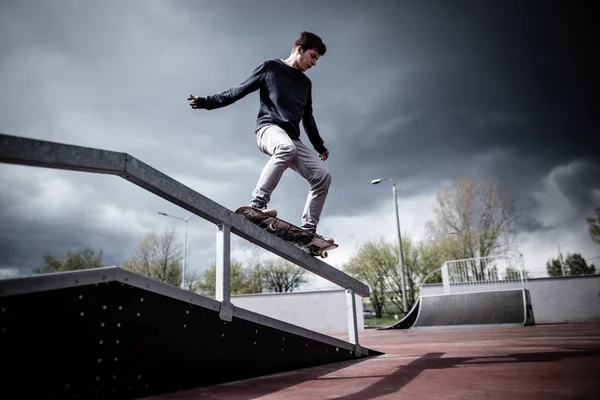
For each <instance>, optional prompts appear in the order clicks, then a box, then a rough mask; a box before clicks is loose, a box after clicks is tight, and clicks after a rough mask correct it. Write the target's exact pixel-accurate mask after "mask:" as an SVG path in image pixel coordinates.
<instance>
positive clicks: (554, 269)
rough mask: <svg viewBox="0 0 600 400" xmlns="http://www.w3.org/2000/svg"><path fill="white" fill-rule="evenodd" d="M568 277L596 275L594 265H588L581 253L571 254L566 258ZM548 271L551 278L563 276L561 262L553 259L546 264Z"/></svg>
mask: <svg viewBox="0 0 600 400" xmlns="http://www.w3.org/2000/svg"><path fill="white" fill-rule="evenodd" d="M564 263H565V265H564V266H565V274H566V275H570V276H573V275H593V274H595V273H596V267H595V265H594V264H591V265H588V263H587V261H585V259H584V258H583V257H582V256H581V254H579V253H574V254H569V255H567V257H566V258H565V261H564ZM546 271H547V272H548V275H549V276H562V268H561V264H560V260H559V259H556V258H553V259H551V260H548V262H546Z"/></svg>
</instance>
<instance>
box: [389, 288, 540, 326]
mask: <svg viewBox="0 0 600 400" xmlns="http://www.w3.org/2000/svg"><path fill="white" fill-rule="evenodd" d="M534 324H535V318H534V316H533V310H532V307H531V300H530V296H529V292H528V291H527V290H526V289H514V290H497V291H490V292H473V293H457V294H440V295H429V296H420V297H419V300H418V302H417V303H416V304H415V306H414V307H413V309H412V310H411V311H410V312H409V313H408V314H407V315H406V316H405V317H404V318H403V319H402V320H400V321H399V322H397V323H396V324H394V325H391V326H389V327H387V328H384V329H426V328H451V327H463V328H464V327H477V326H488V327H489V326H528V325H534Z"/></svg>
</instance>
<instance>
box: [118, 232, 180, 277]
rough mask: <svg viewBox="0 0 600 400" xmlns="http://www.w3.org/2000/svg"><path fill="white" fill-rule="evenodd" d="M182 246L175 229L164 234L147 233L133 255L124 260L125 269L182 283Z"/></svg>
mask: <svg viewBox="0 0 600 400" xmlns="http://www.w3.org/2000/svg"><path fill="white" fill-rule="evenodd" d="M182 255H183V250H182V246H181V245H180V244H179V243H178V242H177V240H176V237H175V231H174V230H173V229H171V230H166V231H164V233H163V234H162V235H157V234H156V233H154V232H151V233H147V234H146V235H144V237H143V238H142V239H141V241H140V242H139V243H138V245H137V247H136V249H135V251H134V253H133V255H132V256H131V258H130V259H129V260H126V261H125V262H123V269H126V270H129V271H132V272H135V273H137V274H140V275H144V276H147V277H149V278H151V279H155V280H158V281H161V282H165V283H169V284H171V285H174V286H179V285H180V284H181V270H182V268H181V266H182Z"/></svg>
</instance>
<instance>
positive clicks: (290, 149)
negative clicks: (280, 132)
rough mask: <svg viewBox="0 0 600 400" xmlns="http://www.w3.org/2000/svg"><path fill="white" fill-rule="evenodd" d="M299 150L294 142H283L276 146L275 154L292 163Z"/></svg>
mask: <svg viewBox="0 0 600 400" xmlns="http://www.w3.org/2000/svg"><path fill="white" fill-rule="evenodd" d="M297 152H298V150H297V149H296V146H295V145H294V144H293V143H289V144H281V145H279V146H277V147H276V148H275V153H274V156H275V157H277V158H280V159H282V160H285V161H287V162H289V163H291V162H292V160H293V159H294V157H296V153H297Z"/></svg>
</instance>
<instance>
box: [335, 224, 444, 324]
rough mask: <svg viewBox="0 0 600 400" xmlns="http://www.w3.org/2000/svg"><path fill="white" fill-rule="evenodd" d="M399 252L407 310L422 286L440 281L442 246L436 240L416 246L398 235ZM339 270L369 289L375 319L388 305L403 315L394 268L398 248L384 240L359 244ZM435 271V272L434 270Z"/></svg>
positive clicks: (399, 281) (396, 267)
mask: <svg viewBox="0 0 600 400" xmlns="http://www.w3.org/2000/svg"><path fill="white" fill-rule="evenodd" d="M402 253H403V255H404V266H405V268H406V289H407V300H408V301H407V303H408V304H407V306H408V308H409V309H410V308H411V307H412V306H413V305H414V302H415V300H416V297H417V296H418V293H419V289H420V285H421V284H423V283H436V282H441V280H442V278H441V272H440V271H439V269H440V267H441V266H442V263H443V262H444V261H443V260H444V259H443V254H444V253H443V244H441V243H439V242H436V241H424V242H420V243H417V242H415V241H414V240H413V239H412V238H411V237H410V236H409V235H407V234H404V235H403V236H402ZM343 270H344V271H345V272H346V273H348V274H349V275H351V276H353V277H354V278H356V279H358V280H359V281H361V282H364V283H365V284H367V285H368V286H369V287H370V288H371V297H370V298H369V300H370V302H371V304H372V306H373V310H374V311H375V313H376V316H377V317H378V318H379V317H381V313H382V311H383V310H384V309H387V307H388V305H389V304H391V305H393V306H395V308H396V309H398V310H400V311H401V312H404V313H406V312H407V311H408V310H404V304H403V301H402V280H401V278H400V271H399V266H398V246H397V245H396V244H395V243H392V242H387V241H385V240H384V239H382V238H381V239H379V240H377V241H374V240H371V241H368V242H366V243H365V244H363V245H362V246H361V247H360V248H359V249H358V250H357V252H356V253H354V254H353V255H352V256H351V257H350V258H349V260H348V262H347V263H346V264H344V266H343ZM436 270H437V271H436Z"/></svg>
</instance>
